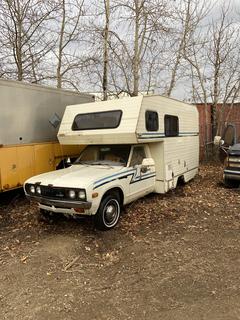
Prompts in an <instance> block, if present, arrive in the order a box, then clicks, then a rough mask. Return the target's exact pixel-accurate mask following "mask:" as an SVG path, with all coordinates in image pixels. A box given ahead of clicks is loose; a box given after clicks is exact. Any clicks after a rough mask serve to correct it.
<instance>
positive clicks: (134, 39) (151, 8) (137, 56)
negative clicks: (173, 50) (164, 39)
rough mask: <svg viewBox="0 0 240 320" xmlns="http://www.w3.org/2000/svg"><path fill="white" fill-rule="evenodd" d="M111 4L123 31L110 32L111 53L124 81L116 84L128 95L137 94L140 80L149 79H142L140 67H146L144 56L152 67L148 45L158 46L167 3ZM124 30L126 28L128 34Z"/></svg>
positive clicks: (130, 1)
mask: <svg viewBox="0 0 240 320" xmlns="http://www.w3.org/2000/svg"><path fill="white" fill-rule="evenodd" d="M114 6H115V10H117V14H118V23H120V24H121V23H124V27H123V30H122V34H121V33H120V32H117V31H115V30H112V31H111V51H112V55H113V58H114V60H116V61H117V63H118V67H119V71H120V73H121V74H122V75H123V77H124V81H125V85H124V86H119V85H118V86H119V87H122V89H123V90H125V91H127V92H128V94H129V95H131V96H136V95H138V93H139V91H140V89H139V87H140V84H141V82H142V83H146V82H147V81H148V80H149V78H148V79H144V77H143V74H142V71H143V67H144V69H145V70H146V66H147V65H146V64H145V58H146V56H147V57H148V59H150V60H149V61H148V62H149V66H151V68H152V66H153V64H152V63H151V60H152V58H151V55H150V52H151V48H153V47H155V48H156V50H157V48H159V47H160V46H157V45H156V44H157V41H158V40H159V39H160V38H161V33H163V32H165V31H166V25H165V19H166V17H167V10H166V7H167V4H166V3H165V2H164V1H161V0H151V1H146V0H128V1H123V0H115V1H114ZM124 29H125V30H126V29H127V34H126V33H125V30H124ZM158 44H159V45H160V43H159V42H158ZM155 53H156V52H155ZM146 80H147V81H146Z"/></svg>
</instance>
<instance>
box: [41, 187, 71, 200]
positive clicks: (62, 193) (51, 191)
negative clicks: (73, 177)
mask: <svg viewBox="0 0 240 320" xmlns="http://www.w3.org/2000/svg"><path fill="white" fill-rule="evenodd" d="M41 195H42V196H43V197H47V198H54V199H65V198H67V194H66V190H64V189H62V188H56V187H50V186H41Z"/></svg>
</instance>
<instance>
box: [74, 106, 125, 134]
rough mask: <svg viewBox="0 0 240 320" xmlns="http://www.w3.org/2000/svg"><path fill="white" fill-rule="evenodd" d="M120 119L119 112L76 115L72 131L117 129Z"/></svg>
mask: <svg viewBox="0 0 240 320" xmlns="http://www.w3.org/2000/svg"><path fill="white" fill-rule="evenodd" d="M121 117H122V111H121V110H114V111H104V112H92V113H83V114H78V115H77V116H76V117H75V119H74V121H73V125H72V130H74V131H75V130H90V129H92V130H94V129H110V128H117V127H118V126H119V124H120V121H121Z"/></svg>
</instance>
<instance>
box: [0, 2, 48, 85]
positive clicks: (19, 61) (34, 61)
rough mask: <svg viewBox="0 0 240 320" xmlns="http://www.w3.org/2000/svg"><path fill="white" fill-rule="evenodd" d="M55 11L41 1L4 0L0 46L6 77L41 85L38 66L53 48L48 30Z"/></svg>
mask: <svg viewBox="0 0 240 320" xmlns="http://www.w3.org/2000/svg"><path fill="white" fill-rule="evenodd" d="M53 11H54V8H53V7H52V6H50V5H49V4H48V3H47V2H45V1H41V0H0V46H1V48H2V50H1V53H2V58H4V60H5V75H6V76H8V77H11V78H16V79H17V80H19V81H21V80H23V79H25V80H28V81H32V80H33V81H35V82H37V81H38V75H37V71H36V69H37V66H38V65H39V63H40V61H41V59H42V58H43V57H44V56H45V55H46V53H47V52H49V51H50V48H51V41H50V40H47V37H46V33H47V32H46V30H45V28H44V27H45V24H46V23H47V21H49V19H51V13H52V12H53ZM43 39H44V41H43ZM33 70H34V72H35V75H33Z"/></svg>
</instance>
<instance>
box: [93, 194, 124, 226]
mask: <svg viewBox="0 0 240 320" xmlns="http://www.w3.org/2000/svg"><path fill="white" fill-rule="evenodd" d="M120 211H121V209H120V200H119V197H118V195H117V194H109V195H106V196H105V197H104V198H103V199H102V201H101V203H100V206H99V209H98V211H97V213H96V214H95V216H94V224H95V226H96V228H97V229H100V230H109V229H111V228H113V227H115V225H116V224H117V223H118V220H119V217H120Z"/></svg>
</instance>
